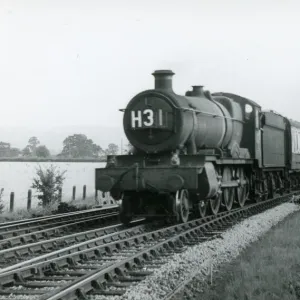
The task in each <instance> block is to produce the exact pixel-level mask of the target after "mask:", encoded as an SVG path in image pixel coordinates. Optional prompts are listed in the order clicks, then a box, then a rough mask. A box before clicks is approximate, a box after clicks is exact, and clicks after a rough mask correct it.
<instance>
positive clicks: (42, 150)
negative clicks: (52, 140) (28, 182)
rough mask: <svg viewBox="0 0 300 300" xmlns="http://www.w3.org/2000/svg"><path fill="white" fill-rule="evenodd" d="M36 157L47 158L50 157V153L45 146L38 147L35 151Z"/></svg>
mask: <svg viewBox="0 0 300 300" xmlns="http://www.w3.org/2000/svg"><path fill="white" fill-rule="evenodd" d="M35 152H36V156H37V157H49V156H50V151H49V150H48V148H47V147H46V146H45V145H41V146H38V147H37V148H36V149H35Z"/></svg>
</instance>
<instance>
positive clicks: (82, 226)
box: [0, 212, 118, 253]
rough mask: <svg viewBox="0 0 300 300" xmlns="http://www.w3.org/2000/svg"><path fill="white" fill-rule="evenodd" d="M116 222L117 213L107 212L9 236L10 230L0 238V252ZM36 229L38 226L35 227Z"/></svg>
mask: <svg viewBox="0 0 300 300" xmlns="http://www.w3.org/2000/svg"><path fill="white" fill-rule="evenodd" d="M116 222H118V213H116V212H112V213H107V214H101V215H100V216H96V217H90V218H86V219H85V220H82V221H77V222H68V223H67V224H63V225H59V226H56V227H51V228H46V229H42V230H38V231H35V232H34V231H33V232H30V233H26V234H22V235H17V236H13V237H10V236H11V235H12V233H11V232H7V233H6V234H3V235H2V237H3V238H4V239H2V240H0V253H1V250H4V249H9V248H13V247H16V246H21V245H28V244H32V243H36V242H38V241H41V240H48V239H51V238H55V237H61V236H63V235H66V234H70V233H77V232H78V233H79V232H83V231H84V230H88V229H93V228H95V229H96V228H99V227H101V226H103V225H107V224H111V225H113V224H114V223H116ZM37 229H38V228H37Z"/></svg>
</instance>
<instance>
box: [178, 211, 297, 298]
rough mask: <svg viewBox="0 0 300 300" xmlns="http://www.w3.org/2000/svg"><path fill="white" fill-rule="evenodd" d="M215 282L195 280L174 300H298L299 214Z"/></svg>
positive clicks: (225, 269)
mask: <svg viewBox="0 0 300 300" xmlns="http://www.w3.org/2000/svg"><path fill="white" fill-rule="evenodd" d="M212 279H213V280H212V282H211V277H210V276H209V277H208V278H207V280H206V281H203V280H201V279H199V278H197V277H196V278H195V279H194V280H193V281H192V282H191V283H190V284H189V285H187V286H186V287H185V288H184V290H183V291H182V292H181V293H179V294H178V295H176V296H175V297H174V298H173V299H209V300H221V299H226V300H229V299H230V300H250V299H255V300H271V299H280V300H299V299H300V213H299V212H296V213H294V214H293V215H291V216H289V218H288V219H286V220H284V221H283V222H281V223H280V224H277V226H275V227H274V229H273V230H271V231H269V232H268V233H267V234H266V235H264V236H263V237H262V238H260V240H258V241H257V242H255V243H253V244H252V245H251V246H250V247H249V248H247V249H246V250H244V251H243V253H242V254H241V255H240V256H239V257H238V258H237V259H235V260H234V261H233V262H231V263H230V264H226V265H223V266H221V267H220V269H219V270H217V271H216V272H214V273H213V277H212Z"/></svg>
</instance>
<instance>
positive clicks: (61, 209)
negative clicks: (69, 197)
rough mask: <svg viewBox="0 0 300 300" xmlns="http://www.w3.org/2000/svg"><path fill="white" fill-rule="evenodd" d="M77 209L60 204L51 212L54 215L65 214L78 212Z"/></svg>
mask: <svg viewBox="0 0 300 300" xmlns="http://www.w3.org/2000/svg"><path fill="white" fill-rule="evenodd" d="M78 210H79V209H78V208H77V207H76V206H75V205H71V204H68V203H66V202H61V203H59V205H58V206H57V209H56V210H55V211H53V213H55V214H61V213H67V212H72V211H78Z"/></svg>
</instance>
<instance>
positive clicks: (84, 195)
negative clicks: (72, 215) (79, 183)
mask: <svg viewBox="0 0 300 300" xmlns="http://www.w3.org/2000/svg"><path fill="white" fill-rule="evenodd" d="M85 197H86V185H84V186H83V194H82V200H84V199H85Z"/></svg>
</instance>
